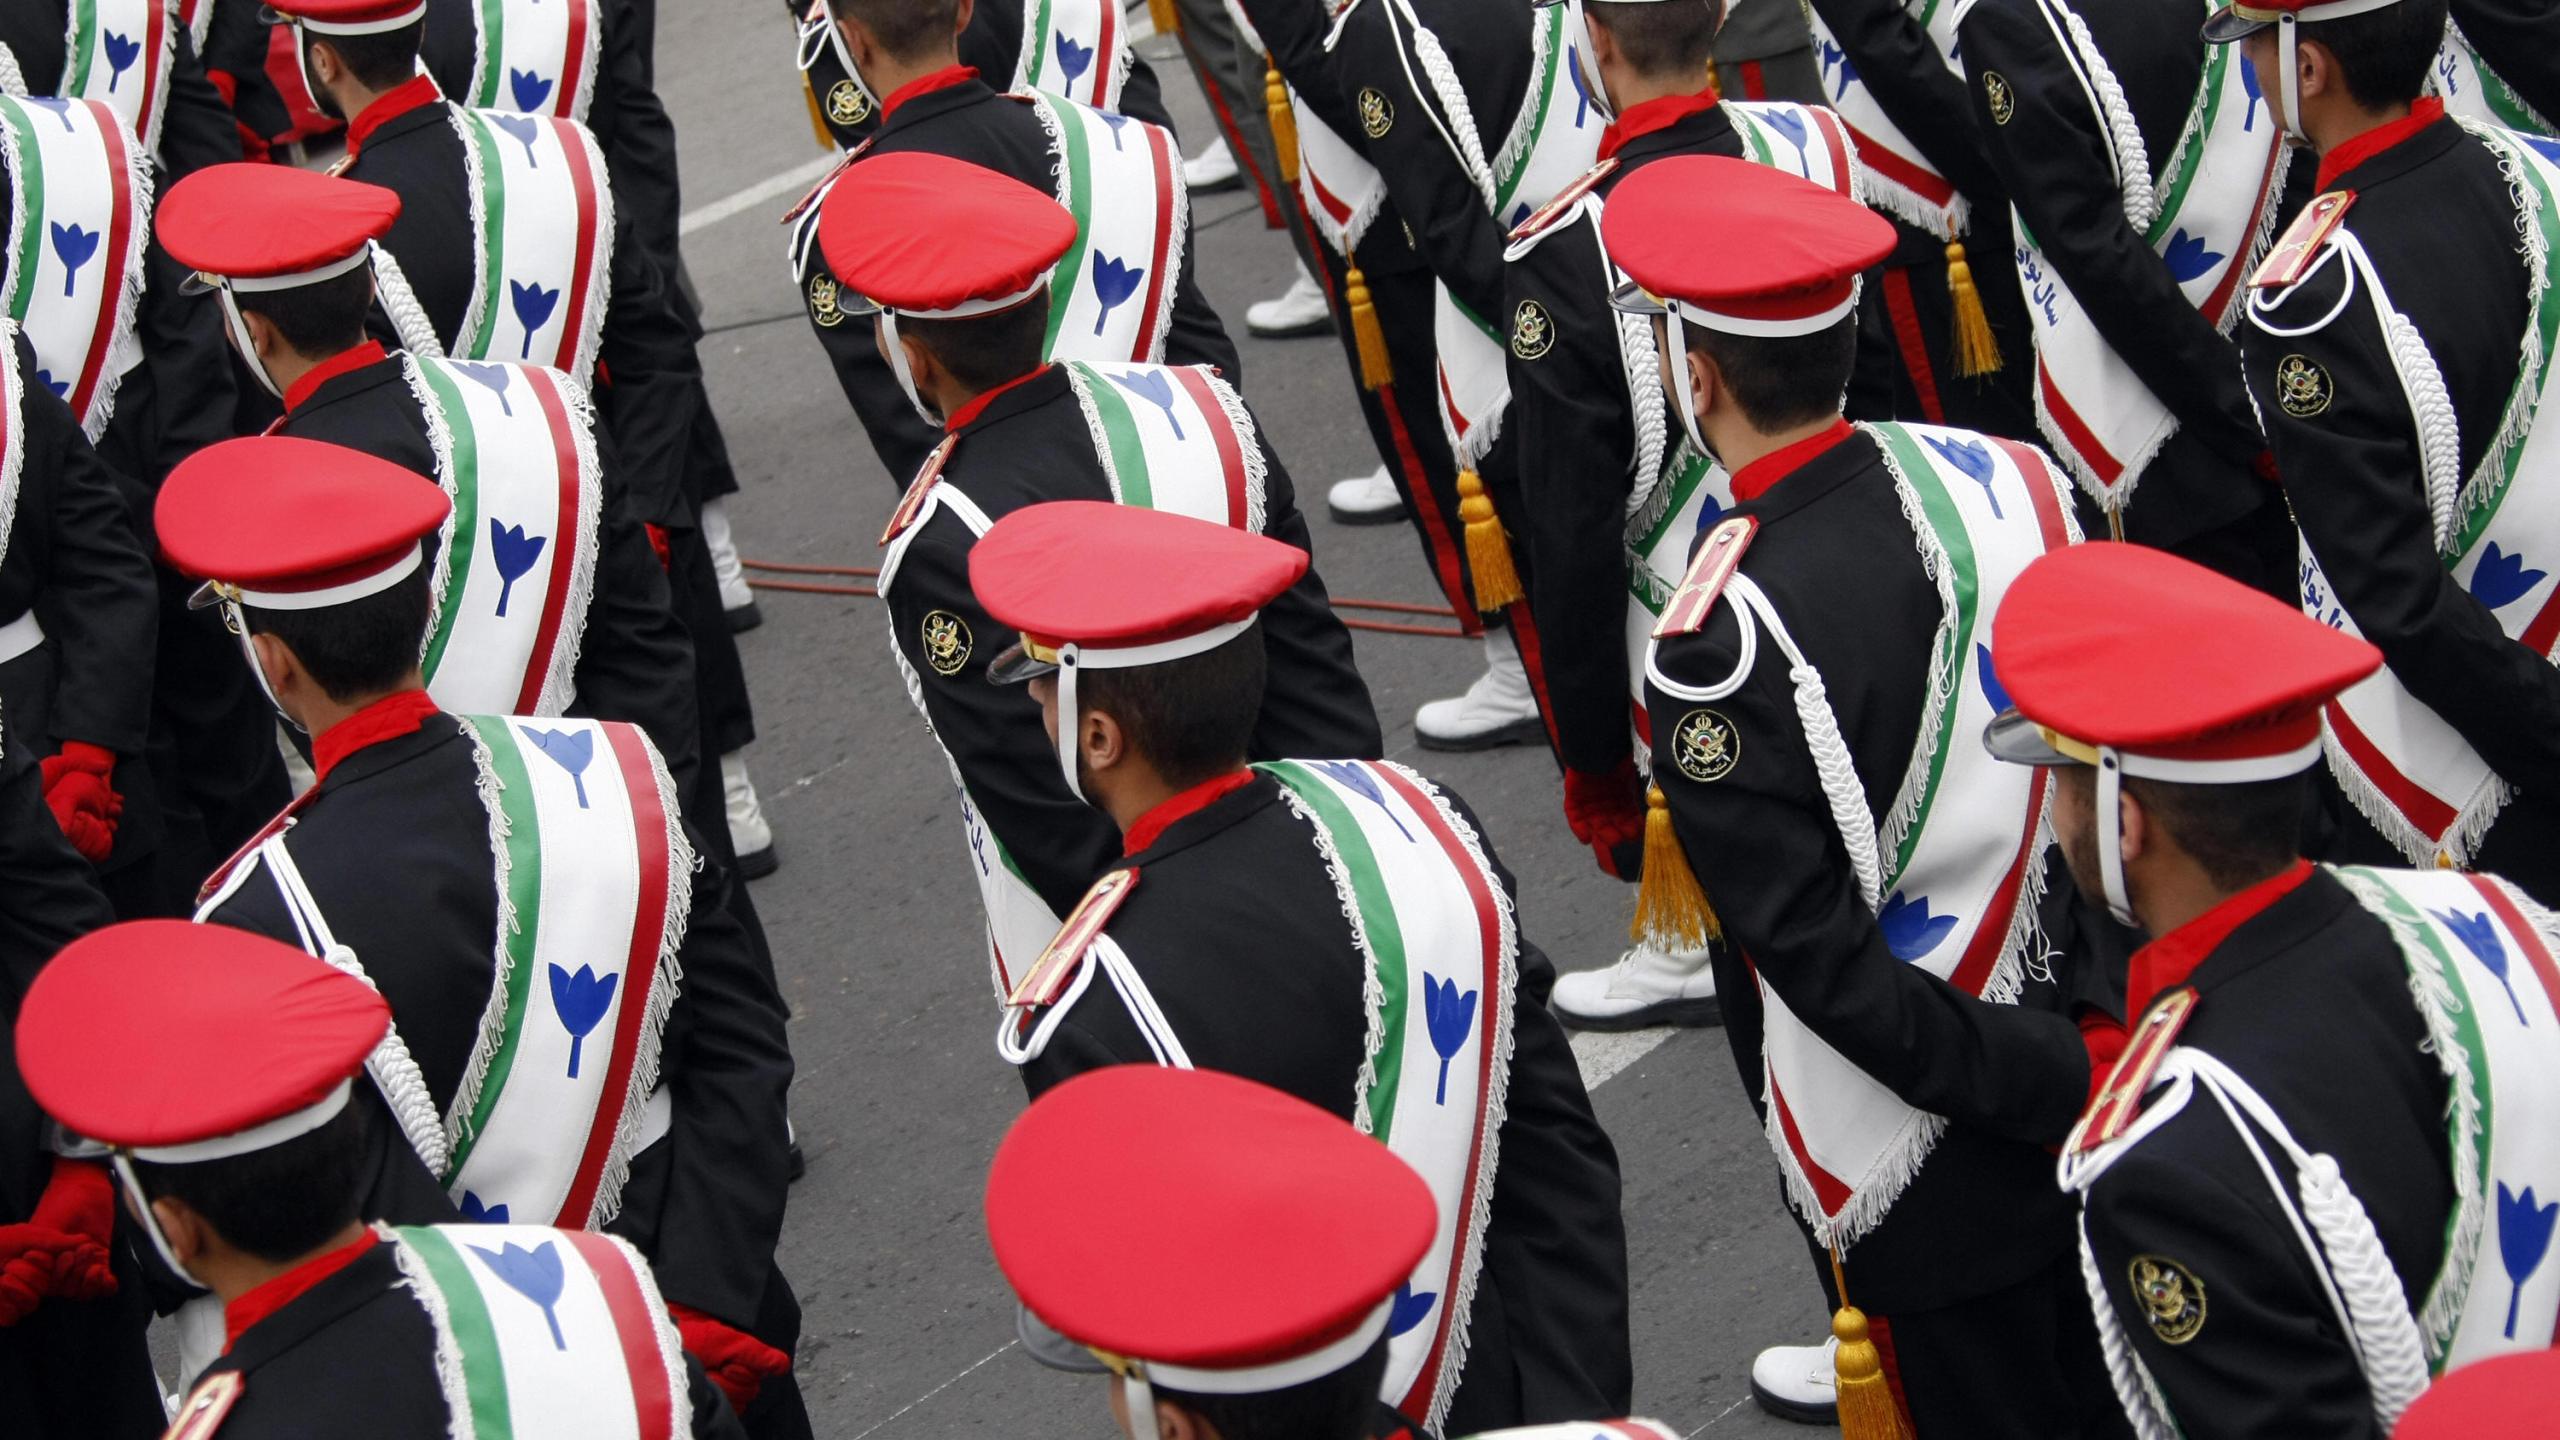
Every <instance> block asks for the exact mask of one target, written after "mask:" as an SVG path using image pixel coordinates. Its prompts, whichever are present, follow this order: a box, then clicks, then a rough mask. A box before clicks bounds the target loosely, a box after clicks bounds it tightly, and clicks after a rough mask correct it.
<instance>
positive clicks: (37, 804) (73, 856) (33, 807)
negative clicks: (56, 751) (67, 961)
mask: <svg viewBox="0 0 2560 1440" xmlns="http://www.w3.org/2000/svg"><path fill="white" fill-rule="evenodd" d="M115 918H116V917H115V915H114V913H113V912H111V911H110V910H108V909H107V899H106V896H105V895H103V894H101V893H99V890H98V880H97V873H96V872H95V871H93V870H91V869H90V868H89V862H88V861H86V860H83V859H81V858H80V855H79V852H78V851H75V850H73V849H72V848H71V842H70V841H68V840H66V839H64V838H62V827H61V826H59V825H56V824H55V823H54V822H53V812H52V811H50V810H48V809H46V808H45V803H44V782H43V780H42V778H41V777H40V776H39V774H38V772H37V770H36V763H35V758H34V756H33V754H32V753H31V752H29V751H28V750H26V749H25V748H24V747H22V746H19V745H16V744H0V976H5V977H6V982H7V986H8V990H7V1000H8V1004H7V1006H6V1009H7V1011H8V1013H9V1014H10V1015H11V1016H15V1015H16V1014H17V1011H18V1002H19V1001H20V1000H22V999H24V998H25V997H26V993H27V987H28V986H29V985H32V984H34V983H35V978H36V975H37V973H38V972H40V971H42V970H43V969H44V967H45V962H46V961H49V960H51V959H52V958H53V953H54V952H55V951H57V950H59V949H61V948H62V947H63V946H65V945H68V944H70V943H71V942H72V941H74V940H77V939H79V938H80V937H81V936H83V935H86V934H88V933H89V932H90V931H92V930H97V929H102V928H104V927H105V926H107V925H108V924H110V923H112V922H113V921H114V920H115Z"/></svg>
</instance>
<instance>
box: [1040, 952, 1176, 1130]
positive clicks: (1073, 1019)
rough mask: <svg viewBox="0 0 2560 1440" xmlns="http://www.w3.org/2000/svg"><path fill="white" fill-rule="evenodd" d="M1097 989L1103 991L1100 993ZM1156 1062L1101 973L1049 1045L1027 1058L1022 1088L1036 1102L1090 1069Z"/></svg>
mask: <svg viewBox="0 0 2560 1440" xmlns="http://www.w3.org/2000/svg"><path fill="white" fill-rule="evenodd" d="M1085 963H1086V964H1088V965H1090V964H1092V963H1093V962H1092V961H1091V960H1087V961H1086V962H1085ZM1096 990H1099V991H1101V992H1103V993H1101V994H1099V995H1097V994H1095V993H1094V992H1095V991H1096ZM1155 1063H1156V1057H1155V1052H1154V1051H1152V1050H1150V1049H1148V1048H1147V1042H1146V1040H1145V1039H1144V1038H1142V1037H1141V1036H1140V1035H1139V1034H1138V1027H1137V1024H1136V1022H1134V1021H1132V1020H1131V1019H1130V1018H1129V1012H1128V1009H1127V1007H1125V1006H1123V1005H1122V1004H1121V1002H1120V993H1119V992H1118V991H1116V990H1113V989H1112V988H1111V982H1110V981H1108V980H1105V979H1102V978H1100V977H1099V976H1097V977H1095V979H1094V980H1093V982H1092V984H1091V985H1090V986H1088V987H1087V988H1086V990H1085V993H1084V994H1083V995H1081V996H1079V997H1077V999H1076V1002H1075V1008H1074V1009H1073V1010H1072V1011H1070V1012H1068V1015H1067V1018H1066V1019H1064V1020H1061V1021H1059V1022H1058V1028H1057V1029H1056V1030H1055V1031H1053V1032H1052V1033H1051V1034H1050V1036H1049V1043H1048V1044H1047V1045H1046V1046H1045V1047H1044V1048H1042V1050H1041V1051H1040V1053H1039V1054H1038V1055H1036V1056H1034V1057H1032V1058H1031V1059H1029V1060H1027V1061H1025V1062H1023V1064H1022V1066H1021V1067H1020V1068H1021V1071H1022V1088H1023V1091H1024V1093H1025V1094H1027V1095H1028V1096H1029V1097H1030V1098H1031V1099H1034V1100H1037V1099H1039V1098H1040V1097H1041V1096H1043V1095H1046V1094H1048V1093H1049V1091H1050V1090H1051V1089H1052V1088H1053V1087H1055V1086H1058V1085H1062V1084H1064V1083H1066V1082H1067V1081H1069V1080H1072V1079H1074V1078H1075V1077H1077V1076H1078V1075H1081V1074H1083V1073H1085V1072H1086V1071H1088V1070H1100V1069H1104V1068H1106V1067H1108V1066H1112V1065H1153V1064H1155Z"/></svg>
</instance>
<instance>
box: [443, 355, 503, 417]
mask: <svg viewBox="0 0 2560 1440" xmlns="http://www.w3.org/2000/svg"><path fill="white" fill-rule="evenodd" d="M453 368H454V369H456V370H459V371H461V372H462V373H463V374H464V375H466V376H468V377H469V378H471V379H473V380H476V381H478V382H479V383H480V384H482V385H485V386H487V387H488V388H489V390H490V393H492V394H494V395H496V396H497V397H498V413H500V414H502V415H513V414H515V413H516V407H515V405H514V403H513V402H511V401H510V400H508V399H507V386H508V385H509V384H510V383H512V382H513V381H514V379H515V373H516V372H515V371H514V370H512V369H510V368H509V367H507V366H504V365H475V364H473V363H472V362H470V361H468V360H456V361H454V362H453Z"/></svg>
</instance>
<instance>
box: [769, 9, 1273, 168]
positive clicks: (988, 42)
mask: <svg viewBox="0 0 2560 1440" xmlns="http://www.w3.org/2000/svg"><path fill="white" fill-rule="evenodd" d="M1246 8H1247V9H1251V8H1252V7H1250V6H1248V7H1246ZM782 9H783V13H784V14H786V15H789V16H790V17H791V21H792V23H793V24H794V25H797V24H798V23H799V22H800V19H801V17H802V16H803V15H805V14H807V13H808V10H809V0H783V5H782ZM1022 23H1023V17H1022V0H984V3H982V4H979V5H977V6H976V7H974V8H973V9H971V10H970V12H969V24H968V26H967V28H965V29H963V30H962V31H961V32H960V63H961V64H963V65H967V66H971V67H973V68H974V69H976V70H977V72H978V73H979V74H980V75H982V76H985V77H986V79H987V83H988V84H990V85H1009V84H1011V83H1012V82H1013V76H1014V73H1015V72H1016V71H1017V70H1018V69H1019V68H1020V67H1021V64H1022ZM808 74H809V91H810V93H811V94H813V95H815V96H817V97H818V99H819V101H820V104H819V107H818V109H819V114H820V115H821V116H822V117H823V123H824V124H825V125H826V127H827V133H828V134H830V135H832V136H833V137H835V142H836V143H837V144H838V145H841V146H843V147H844V148H846V149H848V150H850V149H852V148H853V147H854V146H856V145H859V144H861V143H862V142H863V141H864V140H866V139H869V138H870V135H871V132H872V131H874V130H877V129H879V128H880V107H879V106H877V105H863V106H860V107H857V108H856V109H855V110H854V111H853V112H852V113H853V115H854V116H855V118H854V119H852V120H850V121H845V120H842V119H840V118H839V117H838V116H837V115H836V113H835V112H834V111H832V110H830V109H829V108H828V107H827V106H826V104H825V101H826V99H827V97H828V96H829V95H831V94H833V93H834V91H835V87H836V84H837V82H839V81H842V80H846V79H850V78H851V77H850V76H848V75H847V74H846V73H845V69H844V66H843V64H842V63H840V62H839V61H838V60H837V59H836V52H835V51H834V49H833V48H822V49H820V50H819V51H818V56H817V59H816V61H815V62H814V63H812V64H811V65H810V66H809V72H808ZM1120 113H1121V114H1123V115H1126V116H1128V117H1129V118H1130V119H1132V120H1144V121H1146V122H1147V123H1148V124H1150V125H1161V126H1163V127H1164V128H1165V129H1167V130H1171V129H1173V128H1174V124H1173V112H1171V111H1169V110H1167V109H1165V107H1164V85H1163V83H1162V82H1161V81H1159V80H1157V79H1156V71H1155V67H1154V66H1152V65H1149V64H1148V63H1147V57H1146V56H1144V55H1141V54H1139V53H1138V52H1137V51H1136V50H1135V49H1132V50H1131V51H1130V52H1129V73H1128V75H1127V76H1126V77H1125V78H1123V79H1122V80H1121V82H1120Z"/></svg>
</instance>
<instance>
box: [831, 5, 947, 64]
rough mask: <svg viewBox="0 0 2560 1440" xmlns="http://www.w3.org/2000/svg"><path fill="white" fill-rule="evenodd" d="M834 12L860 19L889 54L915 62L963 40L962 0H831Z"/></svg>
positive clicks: (840, 15)
mask: <svg viewBox="0 0 2560 1440" xmlns="http://www.w3.org/2000/svg"><path fill="white" fill-rule="evenodd" d="M828 3H829V5H830V6H831V7H832V8H833V10H834V12H835V14H836V15H837V16H838V17H840V18H842V19H846V20H859V21H861V22H862V28H863V29H865V30H868V31H870V32H871V36H872V38H873V39H875V40H877V41H879V42H880V48H881V49H883V50H886V51H888V52H889V54H890V57H891V58H893V59H897V60H903V61H910V62H912V61H915V60H920V59H923V58H924V57H926V56H927V55H931V54H936V53H939V52H940V51H941V50H943V49H945V48H948V47H951V46H955V45H957V44H958V43H959V40H960V0H828Z"/></svg>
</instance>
